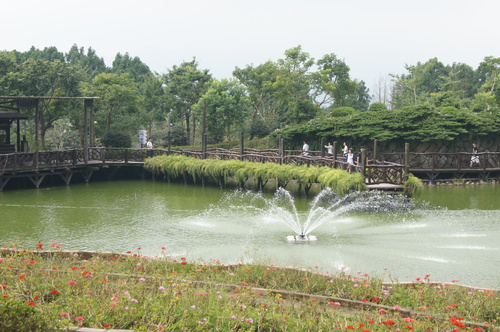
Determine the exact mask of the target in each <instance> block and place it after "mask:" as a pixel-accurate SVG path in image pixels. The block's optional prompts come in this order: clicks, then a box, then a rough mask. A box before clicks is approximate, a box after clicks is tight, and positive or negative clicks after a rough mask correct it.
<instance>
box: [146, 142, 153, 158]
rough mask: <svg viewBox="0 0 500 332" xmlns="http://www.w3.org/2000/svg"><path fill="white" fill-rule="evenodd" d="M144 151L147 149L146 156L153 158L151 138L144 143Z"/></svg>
mask: <svg viewBox="0 0 500 332" xmlns="http://www.w3.org/2000/svg"><path fill="white" fill-rule="evenodd" d="M146 149H148V151H147V156H148V157H152V156H153V139H152V138H150V139H149V140H148V142H147V143H146Z"/></svg>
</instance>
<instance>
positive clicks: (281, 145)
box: [278, 135, 285, 165]
mask: <svg viewBox="0 0 500 332" xmlns="http://www.w3.org/2000/svg"><path fill="white" fill-rule="evenodd" d="M278 153H279V155H280V165H283V157H284V156H285V142H284V141H283V135H280V139H279V151H278Z"/></svg>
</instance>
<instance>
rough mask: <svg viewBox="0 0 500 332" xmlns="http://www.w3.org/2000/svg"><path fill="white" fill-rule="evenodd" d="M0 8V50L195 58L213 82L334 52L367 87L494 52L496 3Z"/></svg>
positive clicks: (148, 0)
mask: <svg viewBox="0 0 500 332" xmlns="http://www.w3.org/2000/svg"><path fill="white" fill-rule="evenodd" d="M0 11H1V13H2V15H1V19H0V50H3V51H10V50H14V49H15V50H18V51H21V52H23V51H27V50H29V48H30V47H31V46H35V47H36V48H39V49H43V48H44V47H48V46H56V47H57V49H58V50H59V51H60V52H64V53H66V52H68V51H69V49H70V48H71V46H72V45H73V44H77V45H78V47H84V48H85V50H87V48H88V47H92V48H93V49H94V50H95V51H96V53H97V55H98V56H99V57H102V58H104V60H105V62H106V65H107V66H111V64H112V61H113V59H114V57H115V55H116V54H117V53H118V52H120V53H122V54H124V53H126V52H128V53H129V55H130V56H132V57H135V56H138V57H139V58H140V59H141V60H142V61H143V62H144V63H145V64H146V65H148V66H149V67H150V69H151V70H153V71H156V72H158V73H165V72H166V71H167V69H169V68H171V67H172V66H173V65H178V64H180V63H181V62H182V61H190V60H191V59H192V58H193V57H196V59H197V61H198V62H199V65H200V68H202V69H209V70H210V72H211V73H212V74H213V75H214V76H215V77H216V78H218V79H221V78H230V77H231V76H232V71H233V70H234V68H235V67H237V66H238V67H245V66H246V65H249V64H252V65H255V66H256V65H259V64H261V63H264V62H265V61H267V60H272V61H276V60H278V59H279V58H283V57H284V52H285V50H287V49H289V48H292V47H295V46H297V45H301V46H302V50H303V51H305V52H308V53H309V54H310V56H311V57H313V58H315V59H319V58H321V57H322V56H323V55H325V54H329V53H334V54H336V55H337V57H338V58H340V59H343V60H344V61H345V62H346V64H347V65H348V66H349V67H350V68H351V76H352V77H353V78H355V79H358V80H364V81H365V82H366V85H367V87H368V88H369V89H370V90H373V88H374V87H375V85H376V82H377V81H379V79H380V78H383V77H387V75H388V74H402V73H405V72H406V71H405V69H404V66H405V65H406V64H408V65H413V64H416V63H417V62H419V61H420V62H425V61H427V60H429V59H431V58H434V57H437V58H438V60H440V61H441V62H443V63H444V64H452V63H454V62H460V63H466V64H468V65H470V66H472V67H473V68H477V66H478V65H479V63H480V62H481V61H482V60H483V59H484V58H485V57H486V56H494V57H500V42H499V41H500V38H499V37H500V20H499V13H500V1H498V0H475V1H472V0H456V1H453V0H433V1H432V0H419V1H407V0H378V1H374V0H343V1H338V0H307V1H306V0H304V1H299V0H252V1H245V2H243V1H238V0H205V1H202V0H184V1H180V0H179V1H171V0H143V1H131V0H120V1H117V0H100V1H97V0H85V1H74V0H46V1H40V0H22V1H4V3H2V4H1V5H0Z"/></svg>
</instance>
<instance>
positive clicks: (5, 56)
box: [0, 51, 18, 96]
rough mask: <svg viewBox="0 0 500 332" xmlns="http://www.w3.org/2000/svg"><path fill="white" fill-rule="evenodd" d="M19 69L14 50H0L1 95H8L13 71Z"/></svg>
mask: <svg viewBox="0 0 500 332" xmlns="http://www.w3.org/2000/svg"><path fill="white" fill-rule="evenodd" d="M17 70H18V65H17V63H16V55H15V53H14V52H5V51H4V52H0V95H2V96H7V95H9V94H10V93H11V92H10V86H11V79H12V75H13V73H15V72H16V71H17Z"/></svg>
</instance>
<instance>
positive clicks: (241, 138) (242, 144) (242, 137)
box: [240, 132, 245, 160]
mask: <svg viewBox="0 0 500 332" xmlns="http://www.w3.org/2000/svg"><path fill="white" fill-rule="evenodd" d="M244 153H245V135H244V134H243V132H241V133H240V160H243V154H244Z"/></svg>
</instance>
